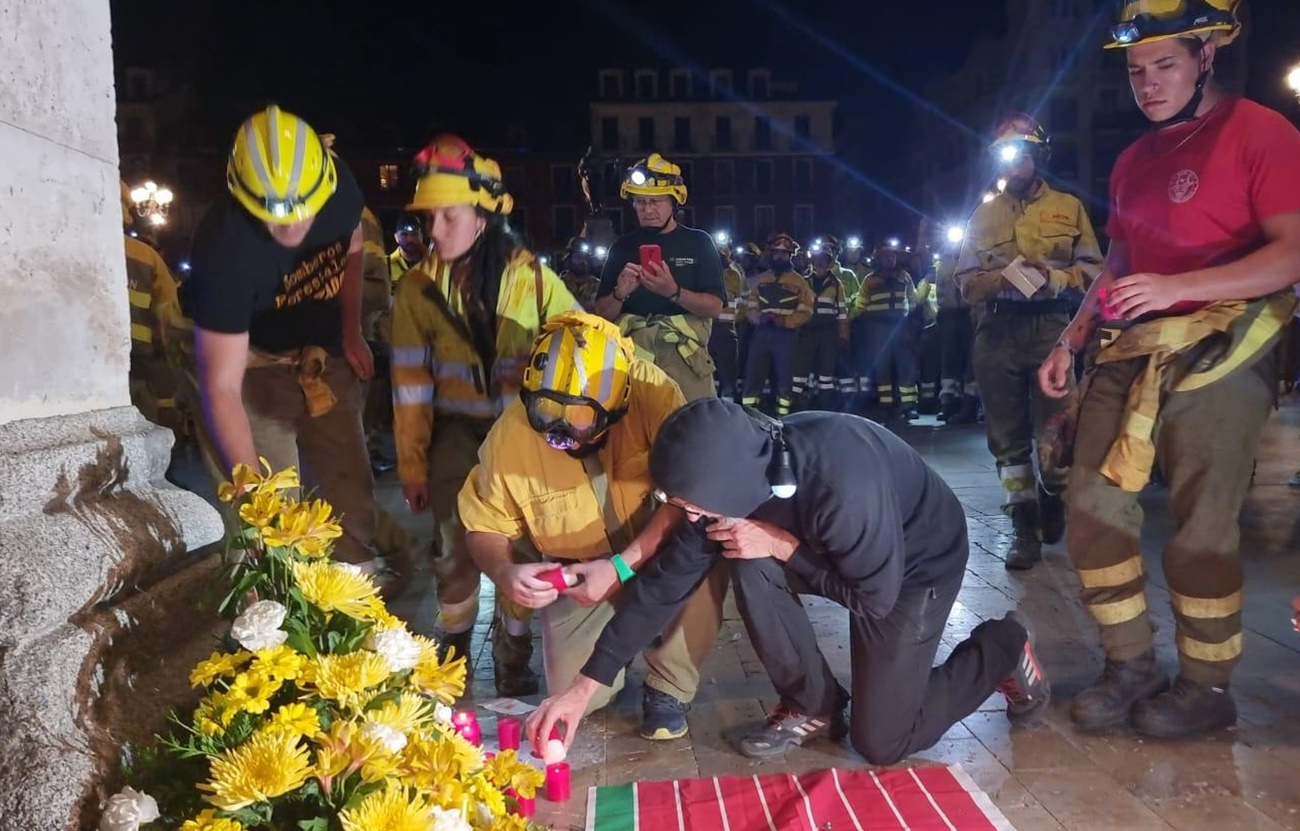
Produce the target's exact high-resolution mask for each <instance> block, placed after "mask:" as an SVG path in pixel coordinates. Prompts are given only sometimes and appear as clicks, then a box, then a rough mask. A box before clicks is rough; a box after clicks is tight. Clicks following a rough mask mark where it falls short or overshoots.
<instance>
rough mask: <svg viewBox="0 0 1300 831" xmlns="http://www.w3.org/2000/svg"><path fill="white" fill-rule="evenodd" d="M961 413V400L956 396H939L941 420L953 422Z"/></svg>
mask: <svg viewBox="0 0 1300 831" xmlns="http://www.w3.org/2000/svg"><path fill="white" fill-rule="evenodd" d="M960 411H961V398H960V397H958V396H956V395H951V394H949V395H941V396H939V416H938V418H939V420H940V421H951V420H952V418H953V416H955V415H957V413H958V412H960Z"/></svg>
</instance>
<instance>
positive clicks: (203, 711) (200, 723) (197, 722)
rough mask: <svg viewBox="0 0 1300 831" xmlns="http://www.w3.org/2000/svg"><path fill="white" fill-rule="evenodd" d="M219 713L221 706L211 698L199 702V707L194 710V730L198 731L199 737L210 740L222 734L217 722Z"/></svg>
mask: <svg viewBox="0 0 1300 831" xmlns="http://www.w3.org/2000/svg"><path fill="white" fill-rule="evenodd" d="M221 711H222V706H221V705H220V704H219V703H217V702H215V701H214V700H213V699H212V698H205V699H203V700H202V701H200V702H199V706H198V707H196V708H195V710H194V729H195V730H198V731H199V735H201V736H206V737H207V738H212V737H213V736H216V735H218V734H220V733H222V732H224V728H223V727H222V726H221V722H220V721H219V719H220V718H221Z"/></svg>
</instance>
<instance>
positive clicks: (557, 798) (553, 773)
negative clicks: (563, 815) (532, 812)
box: [546, 762, 570, 802]
mask: <svg viewBox="0 0 1300 831" xmlns="http://www.w3.org/2000/svg"><path fill="white" fill-rule="evenodd" d="M569 791H570V784H569V763H568V762H558V763H556V764H554V765H547V766H546V798H547V799H548V800H550V801H551V802H567V801H568V799H569Z"/></svg>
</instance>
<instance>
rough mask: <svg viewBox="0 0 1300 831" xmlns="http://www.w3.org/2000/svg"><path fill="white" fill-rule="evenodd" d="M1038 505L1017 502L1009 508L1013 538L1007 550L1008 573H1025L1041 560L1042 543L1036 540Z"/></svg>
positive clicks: (1035, 503)
mask: <svg viewBox="0 0 1300 831" xmlns="http://www.w3.org/2000/svg"><path fill="white" fill-rule="evenodd" d="M1038 523H1039V520H1038V503H1037V502H1017V503H1016V504H1014V505H1012V506H1011V527H1012V531H1013V533H1014V534H1015V537H1013V538H1012V540H1011V547H1010V548H1008V549H1007V559H1006V567H1007V570H1008V571H1025V570H1027V569H1031V568H1033V567H1034V565H1035V564H1036V563H1038V562H1040V561H1041V560H1042V559H1043V542H1042V540H1040V539H1039V538H1038Z"/></svg>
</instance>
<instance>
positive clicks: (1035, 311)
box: [984, 298, 1074, 317]
mask: <svg viewBox="0 0 1300 831" xmlns="http://www.w3.org/2000/svg"><path fill="white" fill-rule="evenodd" d="M984 311H986V312H988V313H989V314H995V315H1016V316H1023V317H1038V316H1040V315H1068V314H1071V313H1072V312H1073V311H1074V306H1073V304H1071V303H1070V301H1068V300H1062V299H1060V298H1057V299H1055V300H989V301H987V302H985V303H984Z"/></svg>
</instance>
